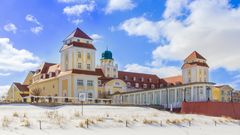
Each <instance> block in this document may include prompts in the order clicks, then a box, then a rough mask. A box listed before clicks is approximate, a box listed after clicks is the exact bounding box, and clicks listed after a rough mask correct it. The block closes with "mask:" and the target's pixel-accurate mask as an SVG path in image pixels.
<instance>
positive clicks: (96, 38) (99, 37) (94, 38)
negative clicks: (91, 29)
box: [90, 34, 102, 40]
mask: <svg viewBox="0 0 240 135" xmlns="http://www.w3.org/2000/svg"><path fill="white" fill-rule="evenodd" d="M90 37H91V38H92V39H93V40H100V39H102V36H101V35H98V34H92V35H91V36H90Z"/></svg>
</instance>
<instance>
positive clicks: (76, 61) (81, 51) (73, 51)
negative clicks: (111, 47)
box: [60, 28, 96, 71]
mask: <svg viewBox="0 0 240 135" xmlns="http://www.w3.org/2000/svg"><path fill="white" fill-rule="evenodd" d="M92 41H93V40H92V39H91V38H90V37H89V36H88V35H87V34H86V33H84V32H83V31H82V30H81V29H79V28H77V29H76V30H74V31H73V32H72V33H71V34H70V35H69V36H67V37H66V38H65V39H64V40H63V47H62V48H61V50H60V53H61V70H62V71H68V70H72V69H78V70H88V71H95V52H96V48H95V47H94V46H93V44H92Z"/></svg>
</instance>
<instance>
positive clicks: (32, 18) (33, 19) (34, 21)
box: [25, 14, 40, 25]
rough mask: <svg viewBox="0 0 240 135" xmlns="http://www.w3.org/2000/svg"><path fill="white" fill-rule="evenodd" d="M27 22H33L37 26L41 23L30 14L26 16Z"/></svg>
mask: <svg viewBox="0 0 240 135" xmlns="http://www.w3.org/2000/svg"><path fill="white" fill-rule="evenodd" d="M25 20H26V21H29V22H32V23H35V24H37V25H40V22H39V21H38V20H37V18H36V17H35V16H33V15H30V14H28V15H26V17H25Z"/></svg>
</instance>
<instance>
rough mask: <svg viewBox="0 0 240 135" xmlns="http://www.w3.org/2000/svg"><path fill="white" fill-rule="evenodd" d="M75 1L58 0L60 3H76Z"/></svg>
mask: <svg viewBox="0 0 240 135" xmlns="http://www.w3.org/2000/svg"><path fill="white" fill-rule="evenodd" d="M76 1H77V0H58V2H60V3H73V2H76Z"/></svg>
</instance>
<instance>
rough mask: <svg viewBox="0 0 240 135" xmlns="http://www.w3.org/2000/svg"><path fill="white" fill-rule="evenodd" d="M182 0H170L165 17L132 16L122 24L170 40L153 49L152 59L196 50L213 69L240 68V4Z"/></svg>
mask: <svg viewBox="0 0 240 135" xmlns="http://www.w3.org/2000/svg"><path fill="white" fill-rule="evenodd" d="M182 1H183V2H182V3H181V2H180V3H181V4H179V2H172V3H171V4H169V2H167V4H166V9H165V12H164V14H163V16H165V17H164V18H163V19H162V20H158V21H151V20H149V19H146V18H144V17H138V18H131V19H128V20H126V21H124V22H123V23H122V24H121V25H120V28H121V29H122V30H124V31H126V32H127V33H128V34H129V35H135V36H145V37H147V38H148V39H149V40H150V41H157V40H164V41H167V42H163V44H162V45H159V46H158V47H157V48H156V49H155V50H154V51H153V52H152V55H153V56H152V57H153V61H152V63H155V64H156V63H158V62H161V61H164V60H170V61H182V60H183V59H184V58H185V57H186V56H187V55H189V54H190V53H191V52H192V51H194V50H196V51H198V52H199V53H201V54H202V55H203V56H204V57H206V58H207V60H208V64H209V65H210V68H211V69H216V68H220V67H222V68H225V69H227V70H230V71H236V70H237V71H240V64H239V63H238V62H237V61H239V59H240V53H239V50H240V46H239V43H240V38H239V35H240V25H239V24H240V8H239V7H235V8H233V7H232V6H231V5H230V4H229V1H228V0H195V1H191V2H184V1H185V0H182ZM174 3H175V4H176V5H172V4H174ZM178 12H180V13H178Z"/></svg>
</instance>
